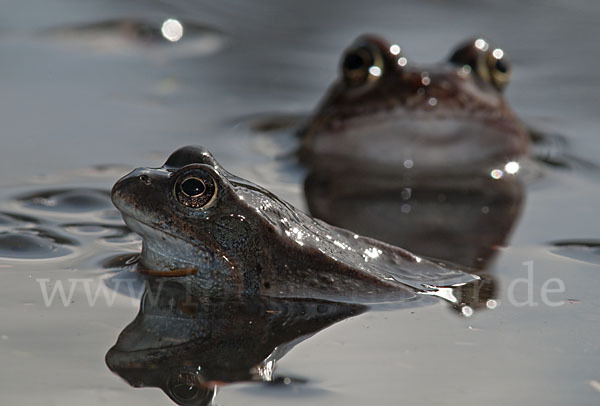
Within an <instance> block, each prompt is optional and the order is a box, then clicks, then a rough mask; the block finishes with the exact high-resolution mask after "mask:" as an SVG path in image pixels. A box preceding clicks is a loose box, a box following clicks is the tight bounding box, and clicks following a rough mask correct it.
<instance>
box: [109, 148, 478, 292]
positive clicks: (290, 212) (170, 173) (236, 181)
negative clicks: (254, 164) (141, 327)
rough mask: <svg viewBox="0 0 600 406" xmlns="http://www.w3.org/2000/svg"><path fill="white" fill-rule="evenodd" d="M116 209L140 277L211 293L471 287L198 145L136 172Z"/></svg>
mask: <svg viewBox="0 0 600 406" xmlns="http://www.w3.org/2000/svg"><path fill="white" fill-rule="evenodd" d="M112 201H113V203H114V204H115V206H116V207H117V208H118V209H119V210H120V211H121V213H122V214H123V218H124V220H125V223H126V224H127V225H128V226H129V227H130V228H131V229H132V230H133V231H134V232H136V233H138V234H139V235H140V236H141V237H142V240H143V243H142V253H141V257H140V263H139V266H140V269H141V270H142V271H143V272H146V273H148V274H151V275H154V276H171V277H178V278H182V279H183V278H185V280H186V281H188V282H189V283H190V284H191V286H193V288H194V289H196V290H210V292H211V294H214V293H215V292H221V293H223V294H243V295H265V296H272V297H297V298H314V299H333V300H341V301H353V302H363V301H364V302H375V301H386V300H407V299H411V298H417V297H423V294H425V295H438V296H443V294H442V293H443V292H444V289H442V287H451V286H456V285H463V284H465V283H469V282H473V281H475V280H477V278H476V277H474V276H473V275H470V274H468V273H465V272H462V271H460V270H455V269H450V268H447V267H445V266H442V265H439V264H437V263H434V262H432V261H429V260H427V259H424V258H420V257H418V256H416V255H413V254H411V253H409V252H407V251H405V250H403V249H401V248H398V247H395V246H392V245H389V244H386V243H383V242H381V241H377V240H374V239H371V238H367V237H361V236H358V235H356V234H354V233H353V232H351V231H348V230H344V229H340V228H336V227H334V226H330V225H329V224H327V223H325V222H323V221H320V220H317V219H314V218H312V217H310V216H308V215H306V214H304V213H303V212H301V211H299V210H297V209H295V208H294V207H293V206H291V205H290V204H289V203H287V202H285V201H283V200H281V199H279V198H278V197H277V196H275V195H273V194H272V193H270V192H268V191H267V190H265V189H263V188H261V187H260V186H257V185H255V184H253V183H251V182H249V181H247V180H244V179H242V178H239V177H237V176H235V175H232V174H230V173H229V172H227V171H226V170H225V169H223V168H222V167H221V166H220V165H219V164H218V163H217V161H216V160H215V159H214V158H213V156H212V155H211V154H210V153H209V152H208V151H207V150H205V149H203V148H201V147H183V148H180V149H179V150H177V151H175V152H174V153H173V154H171V156H170V157H169V158H168V159H167V161H166V162H165V164H164V166H162V167H161V168H156V169H151V168H138V169H135V170H134V171H132V172H131V173H130V174H128V175H126V176H124V177H123V178H121V179H120V180H119V181H118V182H117V183H116V184H115V185H114V187H113V189H112Z"/></svg>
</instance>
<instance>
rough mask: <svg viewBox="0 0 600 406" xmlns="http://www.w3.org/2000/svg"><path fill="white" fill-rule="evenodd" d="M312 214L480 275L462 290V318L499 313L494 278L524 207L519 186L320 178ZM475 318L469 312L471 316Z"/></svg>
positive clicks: (311, 192) (326, 174)
mask: <svg viewBox="0 0 600 406" xmlns="http://www.w3.org/2000/svg"><path fill="white" fill-rule="evenodd" d="M304 190H305V194H306V199H307V202H308V207H309V211H310V213H311V214H312V215H314V216H315V217H318V218H321V219H323V220H325V221H327V222H328V223H330V224H333V225H336V226H338V227H342V228H347V229H350V230H353V231H355V232H357V233H359V234H362V235H366V236H370V237H374V238H377V239H379V240H382V241H385V242H388V243H390V244H393V245H397V246H400V247H403V248H405V249H407V250H409V251H411V252H413V253H415V254H417V255H422V256H424V257H428V258H436V259H439V260H441V261H443V262H446V263H450V264H455V265H459V266H461V267H463V268H467V269H469V270H471V271H472V272H476V273H477V274H478V275H479V276H480V277H481V278H482V279H481V281H480V283H478V284H469V285H465V286H464V287H462V288H458V289H456V291H455V292H453V294H454V295H455V296H457V301H456V303H457V305H456V306H455V307H456V308H457V309H458V310H459V311H461V312H463V314H464V310H463V307H464V306H469V307H471V308H490V307H494V304H493V303H494V302H489V301H490V300H493V299H494V298H495V295H496V283H495V282H494V278H493V276H492V275H490V274H489V273H488V272H487V271H488V270H489V268H490V265H491V262H492V260H493V258H494V257H495V255H496V253H497V248H498V247H501V246H503V245H504V244H505V243H506V241H507V238H508V236H509V234H510V232H511V230H512V229H513V226H514V225H515V223H516V221H517V219H518V217H519V213H520V212H521V207H522V204H523V200H524V199H523V187H522V185H521V183H520V181H519V180H518V178H516V177H513V176H510V177H503V178H499V179H492V178H491V177H487V176H481V177H462V178H460V177H455V178H450V177H444V176H424V175H423V176H418V175H415V176H414V177H398V176H383V175H381V174H379V175H377V176H374V175H372V174H366V173H359V172H357V171H352V170H350V171H348V170H346V171H344V172H342V171H340V172H337V171H331V170H329V171H321V170H316V171H313V172H311V173H310V174H309V176H308V177H307V178H306V180H305V184H304ZM467 312H468V310H467Z"/></svg>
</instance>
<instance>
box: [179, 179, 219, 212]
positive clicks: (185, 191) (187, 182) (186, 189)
mask: <svg viewBox="0 0 600 406" xmlns="http://www.w3.org/2000/svg"><path fill="white" fill-rule="evenodd" d="M196 172H197V173H194V174H187V175H184V176H180V177H179V178H178V179H177V180H176V182H175V187H174V191H173V192H174V194H175V197H176V198H177V201H178V202H179V203H181V204H182V205H184V206H186V207H191V208H194V209H198V208H207V207H208V206H209V205H210V204H211V203H212V202H213V201H214V198H215V196H216V194H217V184H216V183H215V181H214V179H213V178H212V177H211V176H209V175H208V174H205V173H202V172H200V171H196Z"/></svg>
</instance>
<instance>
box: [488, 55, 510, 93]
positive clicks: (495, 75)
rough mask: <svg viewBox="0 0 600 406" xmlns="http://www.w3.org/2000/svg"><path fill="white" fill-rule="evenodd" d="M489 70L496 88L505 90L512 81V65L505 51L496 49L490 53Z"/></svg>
mask: <svg viewBox="0 0 600 406" xmlns="http://www.w3.org/2000/svg"><path fill="white" fill-rule="evenodd" d="M487 70H488V72H489V78H490V81H491V83H492V84H493V85H494V87H495V88H496V89H498V90H504V88H505V87H506V85H507V84H508V81H509V80H510V63H509V62H508V59H507V58H506V54H505V53H504V51H503V50H501V49H500V48H496V49H494V50H490V51H488V53H487Z"/></svg>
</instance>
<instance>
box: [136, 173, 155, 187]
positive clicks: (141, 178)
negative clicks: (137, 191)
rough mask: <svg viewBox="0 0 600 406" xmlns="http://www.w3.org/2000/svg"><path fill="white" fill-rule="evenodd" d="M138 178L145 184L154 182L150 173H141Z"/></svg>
mask: <svg viewBox="0 0 600 406" xmlns="http://www.w3.org/2000/svg"><path fill="white" fill-rule="evenodd" d="M138 179H139V180H140V181H142V183H143V184H144V185H150V184H151V183H152V180H151V179H150V177H149V176H148V175H140V176H138Z"/></svg>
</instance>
